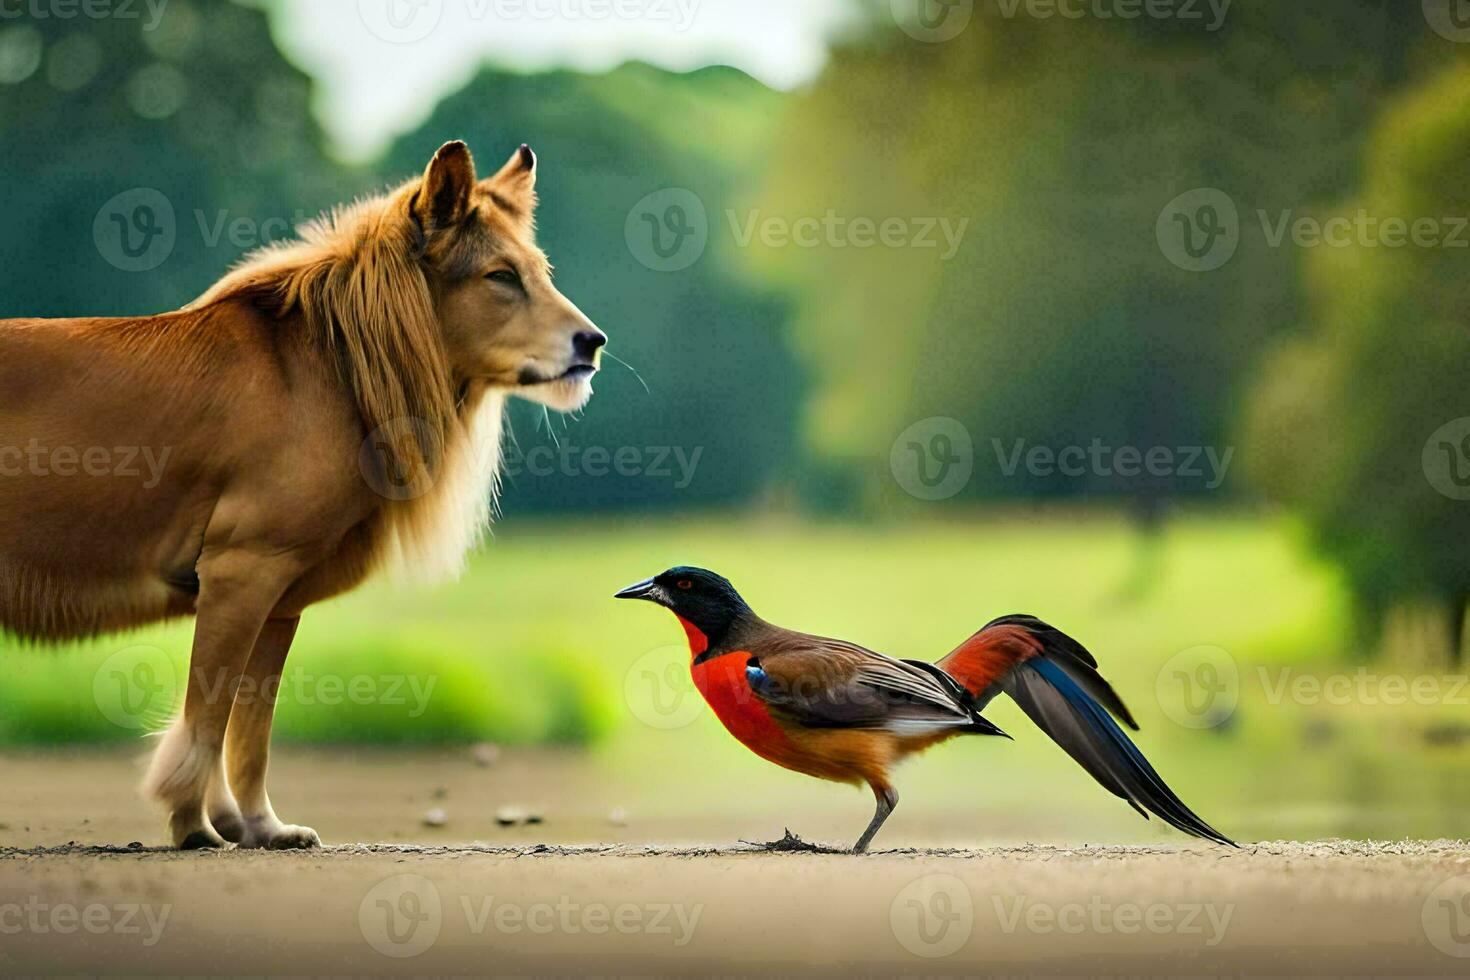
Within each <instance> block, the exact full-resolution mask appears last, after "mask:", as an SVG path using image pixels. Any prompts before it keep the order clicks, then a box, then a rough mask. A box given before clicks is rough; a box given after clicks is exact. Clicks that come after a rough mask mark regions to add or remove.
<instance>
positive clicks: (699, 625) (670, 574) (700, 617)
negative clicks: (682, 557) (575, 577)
mask: <svg viewBox="0 0 1470 980" xmlns="http://www.w3.org/2000/svg"><path fill="white" fill-rule="evenodd" d="M614 598H616V599H645V600H647V601H648V602H656V603H658V604H659V605H660V606H666V607H668V608H669V609H672V610H673V611H674V613H675V615H677V616H678V617H679V618H680V619H682V620H684V621H685V622H687V623H689V624H691V625H692V626H694V627H695V628H696V629H698V630H699V631H700V632H701V633H703V634H704V636H705V638H706V640H707V641H708V642H709V643H711V644H713V643H717V642H718V641H719V640H720V639H721V638H722V637H723V636H724V635H725V633H726V632H727V631H728V630H729V629H730V627H731V625H733V624H734V623H735V622H736V620H738V619H740V618H742V617H744V616H748V615H750V614H751V612H750V606H748V605H746V604H745V600H744V599H742V598H740V593H739V592H736V591H735V586H733V585H731V584H730V580H729V579H727V578H725V577H724V576H723V575H716V574H715V573H714V572H712V571H710V570H709V569H707V568H695V567H694V566H692V565H677V566H675V567H674V568H671V569H669V570H668V571H667V572H663V573H661V574H658V575H655V576H654V577H653V578H650V579H644V580H643V581H642V582H638V583H637V584H635V585H630V586H628V587H627V588H626V589H624V590H623V591H621V592H619V593H618V594H617V595H616V596H614Z"/></svg>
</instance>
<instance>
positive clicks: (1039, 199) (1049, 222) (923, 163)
mask: <svg viewBox="0 0 1470 980" xmlns="http://www.w3.org/2000/svg"><path fill="white" fill-rule="evenodd" d="M881 6H882V8H883V12H884V14H886V13H887V8H888V6H889V5H888V4H882V5H881ZM1410 7H1414V9H1410ZM1028 9H1029V8H1027V7H1026V6H1025V5H1022V6H1020V7H1019V8H1018V7H1017V5H1016V4H1015V3H999V2H996V0H990V2H984V3H977V4H976V5H975V10H974V14H973V18H972V20H971V21H970V22H969V23H968V25H967V26H966V27H965V28H964V29H963V30H962V31H960V32H959V33H958V34H957V35H956V36H954V37H953V38H952V39H949V40H945V41H943V42H941V43H924V42H922V41H918V40H916V39H915V38H913V37H910V36H909V35H908V34H907V33H905V31H904V30H901V29H900V28H898V27H895V26H894V25H893V22H892V20H891V19H889V20H888V22H887V24H886V26H884V25H883V24H882V23H881V21H880V22H875V26H874V27H873V29H872V30H870V31H869V32H867V33H865V34H863V35H862V36H860V37H858V38H856V39H854V40H851V41H849V42H847V43H844V44H841V45H839V46H838V47H837V49H836V50H835V52H834V54H833V58H832V62H831V64H830V65H829V67H828V68H827V70H826V71H825V72H824V73H823V75H822V77H821V78H820V79H819V80H818V81H817V83H816V84H815V85H814V86H813V87H812V89H811V90H810V91H809V92H807V93H805V94H804V95H803V96H801V97H800V98H799V99H798V101H797V103H796V104H795V105H794V106H793V107H792V108H791V110H790V111H789V112H788V113H787V116H786V118H785V120H784V122H783V125H782V127H781V129H780V132H779V135H778V138H777V139H776V140H775V142H774V150H773V158H772V165H771V168H770V174H769V179H768V181H767V182H766V184H765V185H764V186H763V187H762V188H761V189H760V191H759V192H758V193H757V194H755V195H753V196H752V197H751V198H749V200H748V208H749V210H750V211H752V212H754V211H760V212H761V213H763V214H767V215H775V216H781V217H783V218H786V219H795V218H797V217H798V216H804V215H813V214H815V215H817V216H821V215H823V214H824V213H829V212H830V213H835V214H837V215H840V216H844V217H845V218H847V219H848V220H852V219H856V218H858V217H865V218H869V219H872V220H873V221H876V222H880V223H881V222H883V221H884V220H886V219H889V218H898V219H900V220H901V221H907V222H908V224H907V227H908V228H909V229H910V230H911V232H913V233H914V234H915V236H917V234H918V231H919V228H920V221H921V219H933V218H938V219H939V220H940V221H941V222H943V221H947V222H948V223H949V226H950V228H951V229H956V228H960V227H963V228H964V234H963V236H962V238H961V241H960V242H959V244H958V247H957V248H956V249H955V250H954V253H953V255H952V256H950V257H948V258H946V256H945V254H944V253H945V249H944V248H943V247H939V248H921V247H906V246H908V245H916V244H917V241H916V239H915V238H909V239H901V240H900V241H899V244H898V245H896V246H894V247H865V248H857V247H847V246H848V245H850V242H848V241H845V240H842V239H841V238H840V237H838V236H832V237H829V238H828V239H827V240H825V241H823V242H822V244H821V245H820V246H819V247H813V248H797V247H793V246H791V245H790V244H785V243H780V242H777V243H776V244H773V245H770V246H769V247H763V248H757V249H752V255H751V258H752V260H753V262H752V268H753V270H754V273H755V274H757V275H761V276H769V277H773V278H776V279H778V280H781V281H784V282H785V283H786V284H787V285H788V286H789V287H790V289H791V291H792V295H793V296H794V297H795V304H796V308H795V314H794V315H795V323H794V327H793V329H794V332H795V335H796V338H797V341H796V342H797V344H798V348H799V350H800V352H801V353H802V355H803V356H804V360H805V362H806V364H807V365H808V366H809V368H810V370H811V371H812V373H813V374H814V376H815V382H816V390H815V394H814V396H813V398H812V401H811V404H810V406H809V409H808V411H807V412H806V415H805V419H806V430H805V432H804V434H803V435H804V439H805V441H806V443H807V445H809V446H811V447H812V448H813V449H815V450H816V451H817V452H818V453H819V454H821V455H822V456H823V457H824V458H827V459H835V460H838V461H845V462H847V463H848V464H849V465H848V466H847V469H848V470H849V472H852V473H856V474H858V475H859V478H858V480H856V481H855V482H856V483H857V487H856V488H855V492H858V493H862V492H864V491H866V492H868V493H871V492H873V488H875V487H878V486H885V487H887V486H891V485H892V481H891V480H889V479H888V475H887V472H886V469H887V467H886V464H887V460H888V452H889V447H890V444H891V443H892V441H893V439H894V437H895V436H896V435H897V434H898V433H899V432H901V431H902V430H904V429H905V428H906V427H907V426H909V425H910V424H911V423H914V422H916V421H918V420H922V419H925V418H927V417H931V416H951V417H953V418H956V419H958V420H959V421H961V422H962V423H963V424H964V425H965V427H966V428H967V429H968V430H969V431H970V432H971V433H972V434H973V437H974V445H975V467H974V475H973V477H972V478H971V479H970V480H969V483H968V488H967V492H968V493H969V494H971V495H974V496H986V497H1026V498H1036V497H1046V496H1060V495H1068V496H1077V495H1084V496H1085V495H1090V494H1109V495H1121V496H1122V497H1123V498H1124V499H1126V500H1129V501H1131V502H1135V503H1136V504H1137V505H1138V506H1139V509H1140V512H1141V513H1142V514H1144V515H1151V514H1153V513H1154V512H1155V510H1156V504H1157V502H1158V501H1159V500H1160V499H1161V498H1164V499H1167V498H1170V497H1173V496H1176V495H1179V494H1198V493H1202V492H1206V491H1213V490H1214V489H1215V488H1214V486H1213V485H1212V483H1213V481H1212V479H1211V473H1210V471H1209V469H1208V468H1207V467H1200V468H1199V469H1200V470H1201V472H1200V474H1199V475H1189V474H1185V473H1183V472H1177V471H1176V472H1171V473H1169V474H1168V475H1165V476H1156V475H1155V476H1150V475H1147V474H1146V473H1145V474H1144V475H1140V476H1136V477H1134V476H1130V477H1121V476H1118V475H1117V473H1116V471H1115V469H1114V468H1113V467H1112V466H1110V465H1109V464H1108V463H1106V462H1105V463H1103V464H1102V465H1100V466H1092V465H1089V466H1088V467H1087V468H1086V469H1087V472H1086V473H1084V474H1082V475H1081V476H1071V475H1066V474H1061V473H1059V472H1058V471H1057V470H1055V469H1052V470H1050V471H1044V470H1041V469H1036V470H1032V469H1031V468H1028V467H1027V466H1025V465H1021V466H1019V467H1015V468H1013V467H1012V465H1011V461H1012V460H1014V459H1015V455H1014V454H1015V452H1016V450H1017V449H1018V448H1020V449H1022V450H1023V451H1024V450H1026V449H1029V448H1030V447H1032V446H1037V445H1041V446H1046V447H1050V448H1051V449H1053V450H1056V449H1058V448H1060V447H1067V446H1081V447H1091V446H1092V445H1093V444H1094V440H1097V441H1099V442H1100V443H1101V444H1102V445H1103V446H1104V447H1120V446H1133V447H1138V448H1139V449H1140V450H1142V451H1147V450H1148V449H1149V448H1151V447H1155V446H1162V447H1171V448H1177V447H1193V446H1201V447H1205V446H1208V447H1215V448H1216V449H1217V452H1218V453H1220V454H1221V456H1222V457H1223V454H1224V452H1225V451H1226V448H1227V443H1228V442H1229V441H1230V437H1231V434H1232V433H1231V422H1232V419H1233V418H1234V417H1235V415H1236V413H1237V410H1238V402H1239V399H1240V390H1241V387H1242V379H1243V378H1244V377H1246V376H1248V374H1249V371H1250V370H1251V368H1252V367H1253V366H1254V365H1255V364H1256V363H1257V361H1258V358H1259V355H1260V352H1261V350H1262V349H1263V347H1264V346H1265V345H1266V343H1267V341H1268V340H1269V338H1271V337H1272V336H1273V335H1275V334H1276V333H1277V332H1278V331H1280V330H1281V329H1282V328H1283V327H1285V326H1288V325H1290V324H1293V323H1295V322H1297V320H1298V317H1299V308H1300V302H1301V296H1300V289H1299V285H1298V271H1297V268H1296V264H1297V259H1296V257H1295V256H1293V255H1292V254H1291V250H1290V249H1274V248H1272V247H1270V246H1269V244H1268V242H1267V241H1266V240H1265V238H1264V236H1263V235H1262V234H1261V231H1260V229H1259V228H1258V227H1256V220H1255V212H1256V210H1257V209H1261V210H1265V211H1271V210H1274V209H1276V208H1280V207H1295V208H1304V207H1310V206H1312V205H1313V204H1317V203H1326V202H1333V201H1336V200H1339V199H1341V198H1342V197H1343V196H1344V195H1346V194H1347V193H1350V192H1351V191H1352V189H1353V188H1354V187H1355V186H1356V181H1357V166H1358V154H1359V147H1360V141H1361V138H1362V134H1363V129H1364V126H1365V125H1366V122H1367V120H1369V119H1370V118H1371V116H1372V112H1373V110H1374V108H1375V107H1376V106H1377V105H1378V104H1379V102H1380V101H1381V100H1382V99H1383V98H1384V97H1385V95H1386V94H1387V93H1390V92H1392V91H1393V90H1395V88H1396V87H1397V86H1399V85H1401V84H1402V83H1403V82H1404V80H1405V79H1406V78H1409V77H1411V76H1412V75H1413V74H1414V73H1415V72H1417V71H1419V70H1420V69H1419V68H1418V67H1417V66H1418V65H1419V64H1420V63H1421V62H1424V61H1434V60H1436V59H1438V58H1441V57H1443V54H1442V52H1441V51H1440V50H1439V49H1443V48H1450V47H1453V45H1448V44H1446V43H1445V42H1444V41H1443V40H1442V39H1440V38H1437V37H1434V36H1433V35H1432V34H1431V33H1430V32H1429V30H1428V28H1427V27H1426V25H1425V23H1424V20H1423V17H1422V16H1421V14H1420V12H1419V11H1418V9H1417V7H1415V6H1414V5H1407V6H1406V5H1395V4H1386V3H1383V2H1381V0H1361V2H1344V3H1338V4H1333V5H1330V6H1329V5H1320V4H1314V5H1298V4H1289V5H1282V4H1277V5H1271V4H1253V5H1249V6H1247V5H1244V4H1238V5H1235V6H1234V7H1232V8H1230V10H1229V13H1228V18H1227V20H1226V21H1225V23H1224V25H1223V26H1221V27H1220V28H1219V29H1218V30H1217V31H1210V30H1209V29H1208V27H1207V22H1208V20H1209V18H1205V20H1204V21H1201V22H1195V21H1180V20H1150V19H1147V18H1142V19H1137V20H1123V19H1119V18H1111V19H1103V18H1098V17H1083V18H1081V19H1076V20H1074V19H1070V18H1063V17H1061V16H1060V15H1058V16H1055V17H1052V18H1039V17H1035V16H1027V15H1026V11H1027V10H1028ZM1008 11H1009V13H1008ZM1197 188H1212V189H1215V190H1216V191H1218V192H1219V194H1217V195H1216V196H1217V197H1223V198H1224V199H1225V200H1226V201H1227V203H1228V204H1229V206H1230V207H1233V208H1235V209H1237V211H1238V215H1239V218H1238V220H1235V219H1227V220H1229V221H1230V222H1231V223H1232V224H1233V225H1234V226H1235V227H1234V231H1235V234H1236V235H1237V236H1238V239H1239V245H1238V249H1237V251H1236V252H1235V253H1234V255H1233V257H1228V255H1227V256H1226V257H1228V261H1226V262H1225V263H1224V264H1223V265H1222V266H1221V267H1219V268H1215V269H1213V270H1212V271H1193V270H1191V269H1189V268H1186V267H1185V266H1187V265H1188V262H1187V259H1186V258H1184V257H1182V256H1178V255H1174V254H1172V252H1173V250H1175V249H1176V248H1177V246H1174V245H1171V244H1170V242H1169V241H1168V240H1167V239H1166V238H1164V237H1163V236H1162V235H1157V234H1156V229H1157V227H1158V225H1159V222H1160V218H1161V214H1162V213H1163V212H1164V211H1165V206H1166V204H1168V203H1169V202H1170V201H1171V199H1173V198H1175V197H1176V196H1177V195H1180V194H1181V193H1184V192H1188V191H1191V190H1193V189H1197ZM742 213H744V212H742ZM1166 220H1167V218H1166ZM1227 230H1228V229H1227ZM940 245H941V246H943V245H944V241H943V239H942V238H941V241H940ZM1176 259H1177V260H1178V261H1176ZM875 462H877V464H878V465H876V466H875V465H874V463H875ZM1180 464H1181V465H1180V466H1179V467H1176V470H1178V469H1182V468H1183V466H1182V460H1180ZM864 478H866V479H864ZM1227 486H1233V483H1232V484H1228V485H1227ZM1217 492H1218V491H1217Z"/></svg>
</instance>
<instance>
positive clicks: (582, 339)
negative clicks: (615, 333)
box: [572, 329, 607, 361]
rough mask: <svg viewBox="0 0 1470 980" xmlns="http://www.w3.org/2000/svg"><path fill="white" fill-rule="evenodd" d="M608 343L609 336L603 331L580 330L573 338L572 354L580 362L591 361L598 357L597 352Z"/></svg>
mask: <svg viewBox="0 0 1470 980" xmlns="http://www.w3.org/2000/svg"><path fill="white" fill-rule="evenodd" d="M606 343H607V334H605V333H603V332H602V331H601V330H597V329H592V330H579V331H578V332H577V334H576V336H574V337H572V352H573V353H574V354H576V356H577V357H578V358H579V359H580V360H586V361H590V360H592V358H594V357H596V356H597V352H598V351H599V350H601V349H602V346H603V345H604V344H606Z"/></svg>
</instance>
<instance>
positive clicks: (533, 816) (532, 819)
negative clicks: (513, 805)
mask: <svg viewBox="0 0 1470 980" xmlns="http://www.w3.org/2000/svg"><path fill="white" fill-rule="evenodd" d="M545 821H546V818H545V817H543V816H542V815H541V814H539V813H537V812H536V811H535V810H532V811H531V812H530V813H528V814H526V823H544V822H545Z"/></svg>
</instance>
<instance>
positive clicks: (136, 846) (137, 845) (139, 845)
mask: <svg viewBox="0 0 1470 980" xmlns="http://www.w3.org/2000/svg"><path fill="white" fill-rule="evenodd" d="M142 849H143V842H142V841H140V840H135V841H133V842H132V843H130V844H129V845H128V850H130V851H141V850H142Z"/></svg>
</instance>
